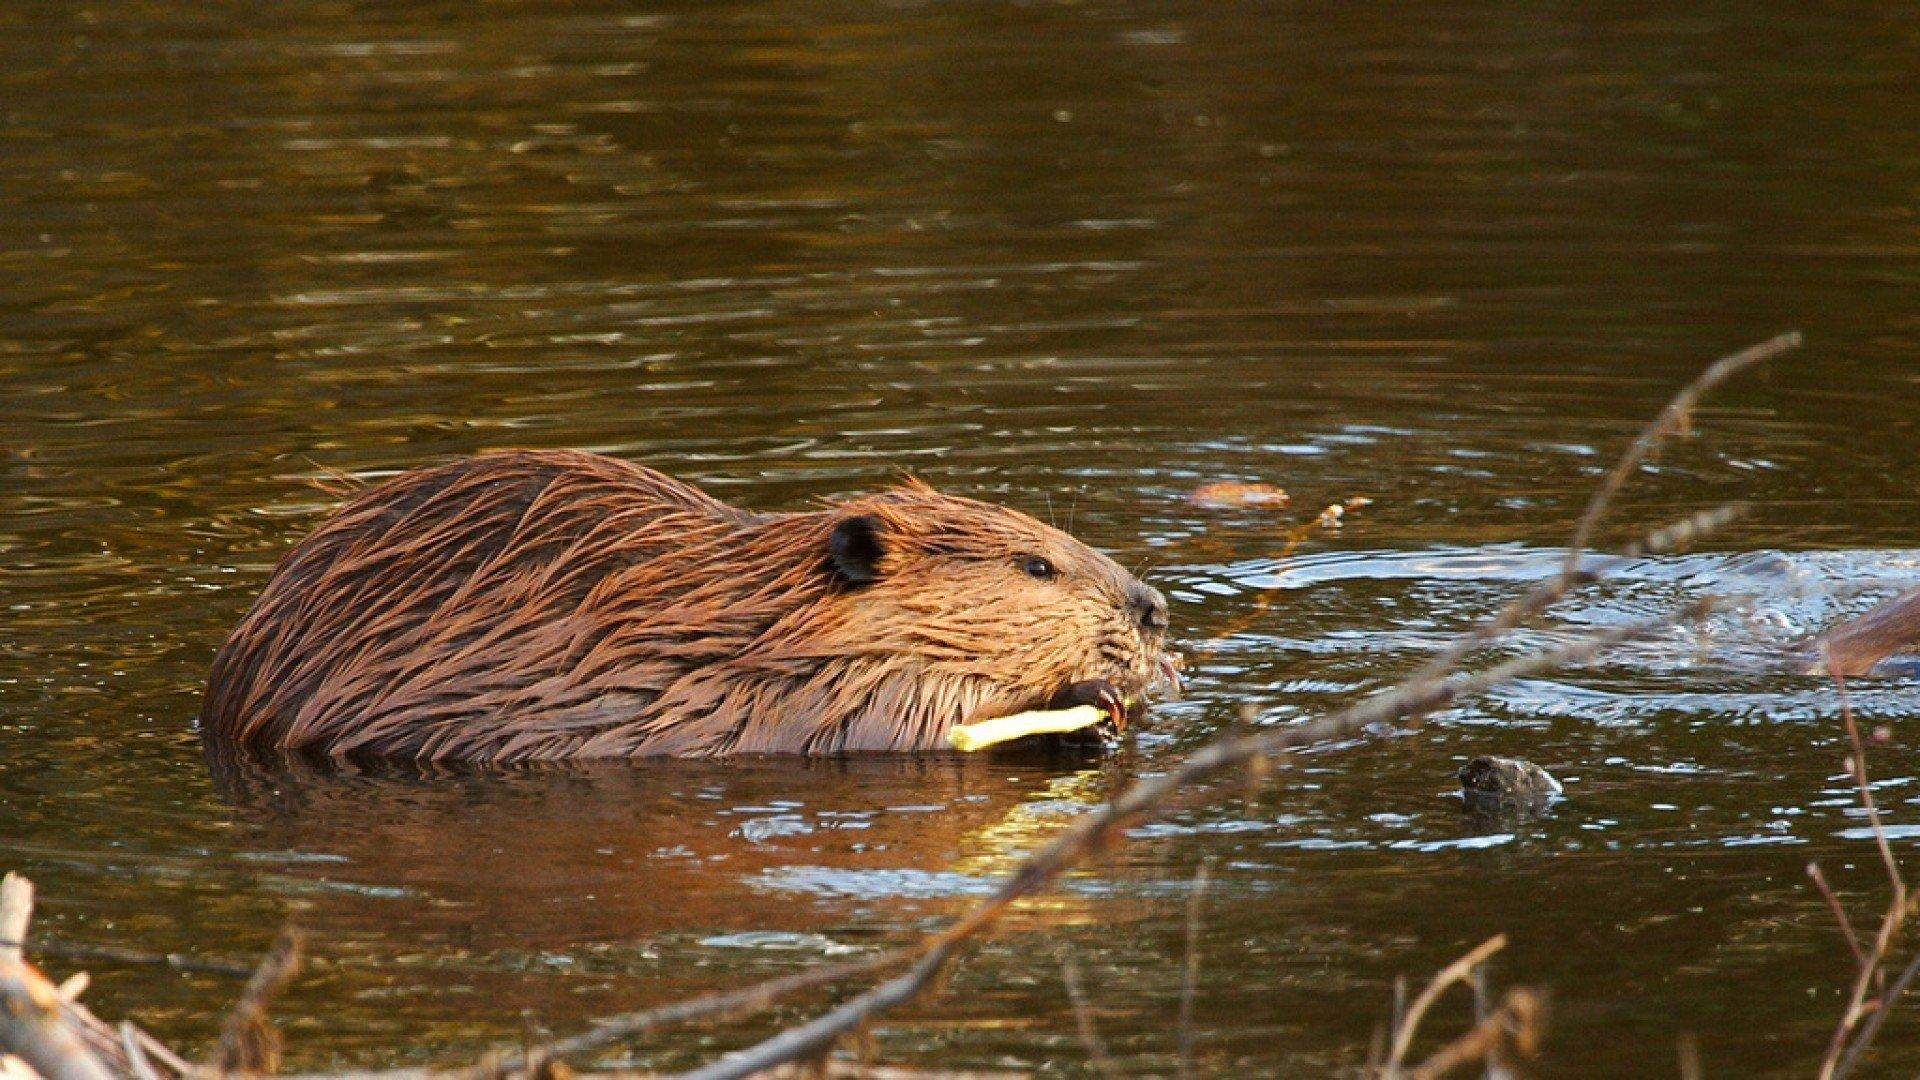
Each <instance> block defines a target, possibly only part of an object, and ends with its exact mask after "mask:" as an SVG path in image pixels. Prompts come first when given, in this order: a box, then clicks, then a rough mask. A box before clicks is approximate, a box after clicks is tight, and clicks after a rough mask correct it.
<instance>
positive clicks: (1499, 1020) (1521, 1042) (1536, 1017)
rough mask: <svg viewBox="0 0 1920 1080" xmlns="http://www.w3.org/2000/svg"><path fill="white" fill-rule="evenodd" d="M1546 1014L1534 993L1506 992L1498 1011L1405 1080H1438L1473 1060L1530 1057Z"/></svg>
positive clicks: (1436, 1053) (1444, 1047) (1536, 1044)
mask: <svg viewBox="0 0 1920 1080" xmlns="http://www.w3.org/2000/svg"><path fill="white" fill-rule="evenodd" d="M1474 970H1476V971H1477V970H1479V968H1478V967H1476V968H1475V969H1474ZM1545 1013H1546V1007H1545V1004H1544V1003H1543V1002H1542V1001H1541V1000H1540V996H1539V995H1537V994H1535V993H1534V992H1533V991H1531V990H1528V989H1525V988H1516V989H1513V990H1509V991H1507V996H1506V997H1505V998H1504V999H1503V1000H1502V1001H1501V1002H1500V1007H1499V1008H1497V1009H1494V1010H1493V1011H1492V1012H1490V1013H1489V1014H1487V1016H1486V1017H1484V1018H1483V1019H1481V1020H1480V1022H1479V1023H1476V1024H1475V1025H1473V1027H1471V1028H1469V1029H1468V1030H1467V1031H1466V1032H1464V1033H1463V1034H1461V1035H1460V1037H1459V1038H1457V1039H1454V1040H1453V1041H1452V1042H1450V1043H1448V1044H1447V1045H1445V1046H1443V1047H1441V1048H1440V1049H1438V1050H1436V1051H1434V1052H1433V1054H1432V1056H1430V1057H1428V1058H1427V1060H1425V1061H1423V1062H1421V1063H1420V1064H1419V1066H1418V1067H1416V1068H1415V1069H1413V1071H1411V1072H1409V1073H1408V1074H1407V1080H1439V1078H1440V1077H1442V1076H1445V1075H1447V1074H1448V1073H1450V1072H1452V1071H1453V1070H1455V1069H1457V1068H1459V1067H1460V1066H1462V1065H1470V1064H1472V1063H1474V1062H1476V1061H1486V1062H1489V1063H1494V1062H1499V1061H1500V1060H1501V1059H1502V1058H1503V1057H1505V1056H1506V1055H1507V1054H1509V1053H1511V1054H1518V1055H1520V1056H1522V1057H1532V1056H1533V1054H1534V1051H1535V1050H1537V1049H1538V1048H1539V1045H1540V1031H1541V1027H1542V1021H1543V1017H1544V1016H1545Z"/></svg>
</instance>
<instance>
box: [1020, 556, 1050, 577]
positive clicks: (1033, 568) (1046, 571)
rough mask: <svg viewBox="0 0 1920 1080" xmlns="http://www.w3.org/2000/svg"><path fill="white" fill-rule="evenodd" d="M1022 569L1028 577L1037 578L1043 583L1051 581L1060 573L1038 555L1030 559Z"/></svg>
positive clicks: (1021, 565) (1023, 564)
mask: <svg viewBox="0 0 1920 1080" xmlns="http://www.w3.org/2000/svg"><path fill="white" fill-rule="evenodd" d="M1020 569H1022V570H1025V571H1026V572H1027V576H1028V577H1037V578H1039V579H1040V580H1041V581H1051V580H1053V577H1054V575H1056V574H1058V573H1059V572H1060V571H1058V570H1055V569H1054V568H1053V564H1052V563H1050V562H1048V561H1047V560H1045V559H1043V558H1041V557H1040V556H1038V555H1033V556H1030V557H1028V559H1027V561H1026V562H1023V563H1021V564H1020Z"/></svg>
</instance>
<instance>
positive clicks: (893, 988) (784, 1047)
mask: <svg viewBox="0 0 1920 1080" xmlns="http://www.w3.org/2000/svg"><path fill="white" fill-rule="evenodd" d="M953 949H954V943H953V942H950V941H942V942H940V943H939V944H937V945H935V946H934V947H933V948H931V949H929V950H927V952H926V953H925V954H924V955H922V956H921V957H920V960H919V962H918V963H916V964H914V965H913V966H912V967H911V968H908V969H907V970H906V971H905V972H903V973H902V974H900V975H896V976H894V977H893V978H892V979H889V980H887V981H886V982H883V983H881V984H880V985H879V986H876V987H874V988H873V989H871V990H868V991H867V992H866V993H864V994H861V995H859V996H858V997H855V998H853V999H852V1000H850V1001H848V1002H846V1003H845V1004H843V1005H841V1006H840V1007H838V1008H836V1009H833V1010H831V1011H830V1012H827V1013H824V1014H822V1015H820V1016H817V1017H815V1018H814V1019H812V1020H809V1021H808V1022H806V1023H804V1024H801V1025H800V1026H798V1027H792V1028H788V1029H787V1030H785V1031H783V1032H781V1033H780V1034H778V1035H775V1036H774V1037H773V1038H771V1039H768V1040H766V1041H765V1042H761V1043H758V1044H756V1045H754V1046H750V1047H748V1048H747V1049H745V1050H742V1051H740V1052H739V1053H737V1054H734V1055H732V1056H731V1057H724V1058H721V1059H720V1060H719V1061H715V1062H712V1063H710V1064H708V1065H706V1066H705V1067H703V1068H699V1069H695V1070H693V1071H692V1072H690V1073H685V1074H683V1077H682V1080H741V1078H743V1077H748V1076H752V1075H754V1074H755V1073H759V1072H764V1071H766V1070H767V1069H770V1068H772V1067H773V1066H775V1065H779V1064H781V1063H783V1062H788V1061H799V1060H802V1059H804V1058H808V1057H812V1056H814V1055H816V1054H820V1053H824V1052H825V1051H826V1050H827V1048H828V1047H830V1046H832V1045H833V1042H834V1040H835V1039H838V1038H839V1037H840V1036H841V1035H843V1034H845V1033H846V1032H848V1031H850V1030H852V1029H854V1028H856V1027H859V1026H860V1025H861V1024H863V1023H865V1022H867V1021H868V1020H869V1019H871V1018H873V1017H875V1016H878V1015H880V1014H881V1013H883V1012H886V1011H887V1010H888V1009H891V1008H893V1007H894V1006H896V1005H901V1004H904V1003H906V1002H908V1001H911V1000H913V998H914V996H915V995H917V994H918V993H919V992H920V989H921V987H923V986H925V985H926V984H927V983H928V982H929V981H931V980H932V979H933V977H934V976H935V975H937V974H938V973H939V972H940V969H941V968H942V967H943V966H945V964H946V962H947V958H948V957H949V956H951V955H952V954H953Z"/></svg>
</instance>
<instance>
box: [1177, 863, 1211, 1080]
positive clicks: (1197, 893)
mask: <svg viewBox="0 0 1920 1080" xmlns="http://www.w3.org/2000/svg"><path fill="white" fill-rule="evenodd" d="M1207 875H1208V865H1207V861H1206V860H1205V859H1202V860H1200V866H1199V869H1197V870H1195V871H1194V872H1193V889H1192V890H1191V891H1190V892H1189V893H1188V894H1187V962H1186V965H1185V968H1184V969H1183V970H1182V971H1181V973H1180V1021H1179V1027H1178V1029H1177V1036H1176V1037H1177V1039H1178V1043H1177V1046H1178V1056H1179V1070H1180V1071H1179V1074H1178V1075H1179V1076H1180V1080H1193V1076H1194V1071H1193V999H1194V997H1195V995H1196V994H1198V993H1199V989H1200V917H1201V915H1202V914H1204V908H1203V905H1204V904H1205V902H1206V898H1207Z"/></svg>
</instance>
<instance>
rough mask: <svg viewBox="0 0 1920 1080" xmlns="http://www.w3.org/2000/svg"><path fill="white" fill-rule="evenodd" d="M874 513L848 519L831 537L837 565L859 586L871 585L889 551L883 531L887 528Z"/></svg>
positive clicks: (829, 543)
mask: <svg viewBox="0 0 1920 1080" xmlns="http://www.w3.org/2000/svg"><path fill="white" fill-rule="evenodd" d="M885 528H886V527H885V526H884V525H882V524H881V523H880V519H879V518H877V517H874V516H873V515H872V514H860V515H858V516H855V517H850V518H844V519H842V520H841V521H840V522H839V523H838V524H836V525H834V527H833V533H832V535H830V536H828V537H827V553H828V554H829V555H831V556H832V557H833V568H834V569H835V570H838V571H839V572H840V576H841V577H843V578H846V579H847V580H848V581H850V582H852V583H853V584H855V585H871V584H873V580H874V578H876V577H878V576H880V575H879V570H878V567H879V564H880V557H881V556H882V555H885V554H886V553H887V548H886V545H885V544H884V543H882V542H881V539H880V534H881V533H882V532H883V531H884V530H885Z"/></svg>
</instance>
